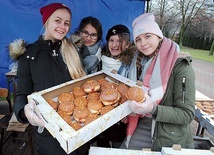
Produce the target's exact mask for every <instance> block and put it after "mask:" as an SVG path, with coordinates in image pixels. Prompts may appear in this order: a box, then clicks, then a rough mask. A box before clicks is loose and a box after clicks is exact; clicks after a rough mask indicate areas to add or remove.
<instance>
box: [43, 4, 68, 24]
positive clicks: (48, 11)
mask: <svg viewBox="0 0 214 155" xmlns="http://www.w3.org/2000/svg"><path fill="white" fill-rule="evenodd" d="M61 8H64V9H67V10H68V12H69V13H70V14H71V10H70V9H69V8H68V7H67V6H66V5H64V4H62V3H51V4H49V5H46V6H43V7H42V8H41V9H40V13H41V15H42V22H43V24H45V22H46V21H47V20H48V18H49V17H50V16H51V15H52V13H54V11H56V10H58V9H61Z"/></svg>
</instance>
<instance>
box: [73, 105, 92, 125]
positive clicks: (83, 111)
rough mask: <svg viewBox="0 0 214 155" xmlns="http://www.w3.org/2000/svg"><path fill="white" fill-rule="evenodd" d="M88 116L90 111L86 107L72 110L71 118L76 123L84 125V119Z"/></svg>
mask: <svg viewBox="0 0 214 155" xmlns="http://www.w3.org/2000/svg"><path fill="white" fill-rule="evenodd" d="M89 114H90V111H89V109H88V108H87V107H76V108H74V113H73V116H74V119H75V120H76V121H77V122H81V123H84V122H85V119H86V118H87V117H88V116H89Z"/></svg>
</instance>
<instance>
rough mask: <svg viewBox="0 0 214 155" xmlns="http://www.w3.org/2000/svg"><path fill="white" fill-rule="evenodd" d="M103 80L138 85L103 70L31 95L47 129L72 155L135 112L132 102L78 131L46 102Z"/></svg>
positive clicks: (30, 97)
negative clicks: (130, 107) (91, 82)
mask: <svg viewBox="0 0 214 155" xmlns="http://www.w3.org/2000/svg"><path fill="white" fill-rule="evenodd" d="M101 78H105V79H107V80H109V81H111V82H115V83H124V84H126V85H128V86H133V85H136V82H134V81H131V80H129V79H127V78H125V77H122V76H120V75H118V74H114V73H112V72H108V71H99V72H96V73H94V74H90V75H87V76H85V77H82V78H80V79H76V80H72V81H69V82H66V83H63V84H60V85H57V86H54V87H51V88H48V89H45V90H42V91H40V92H35V93H33V94H31V95H29V96H28V100H31V99H33V100H35V101H36V103H37V106H36V107H37V110H38V111H37V112H38V113H40V114H41V116H42V119H43V120H44V122H45V128H46V129H47V130H48V131H49V132H50V133H51V134H52V136H53V137H54V138H56V139H57V140H58V141H59V143H60V145H61V147H62V148H63V149H64V150H65V152H66V153H71V152H72V151H74V150H75V149H77V148H78V147H80V146H82V145H83V144H85V143H86V142H88V141H89V140H91V139H92V138H94V137H95V136H97V135H98V134H100V133H102V132H103V131H105V130H106V129H108V128H109V127H110V126H112V125H113V124H115V123H116V122H118V121H120V120H121V119H122V118H124V117H125V116H127V115H129V114H130V113H131V110H130V109H129V107H128V102H130V101H126V102H124V103H123V104H120V105H119V106H117V107H115V108H114V109H113V110H111V111H109V112H108V113H106V114H104V115H102V116H100V117H98V118H97V119H95V120H94V121H93V122H91V123H89V124H87V125H85V126H83V127H82V128H81V129H79V130H77V131H76V130H74V129H73V128H72V127H71V126H70V125H69V124H67V123H66V122H65V121H64V120H63V119H62V118H61V117H60V115H59V114H58V113H57V112H56V111H55V110H54V109H53V108H52V107H51V106H50V105H49V104H48V103H47V102H46V99H50V98H56V97H57V96H58V95H59V94H61V93H63V92H72V90H73V88H74V87H77V86H82V85H83V84H84V83H85V82H86V81H88V80H92V79H93V80H99V79H101Z"/></svg>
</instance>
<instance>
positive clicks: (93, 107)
mask: <svg viewBox="0 0 214 155" xmlns="http://www.w3.org/2000/svg"><path fill="white" fill-rule="evenodd" d="M87 106H88V109H89V110H90V112H91V113H96V114H98V113H99V112H100V109H101V108H102V107H103V104H102V102H101V101H100V100H89V101H88V105H87Z"/></svg>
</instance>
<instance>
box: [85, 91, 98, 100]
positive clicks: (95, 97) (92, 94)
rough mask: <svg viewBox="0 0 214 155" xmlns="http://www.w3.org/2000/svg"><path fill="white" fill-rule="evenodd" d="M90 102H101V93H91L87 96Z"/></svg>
mask: <svg viewBox="0 0 214 155" xmlns="http://www.w3.org/2000/svg"><path fill="white" fill-rule="evenodd" d="M87 99H88V100H99V99H100V93H98V92H93V93H89V94H88V96H87Z"/></svg>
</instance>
